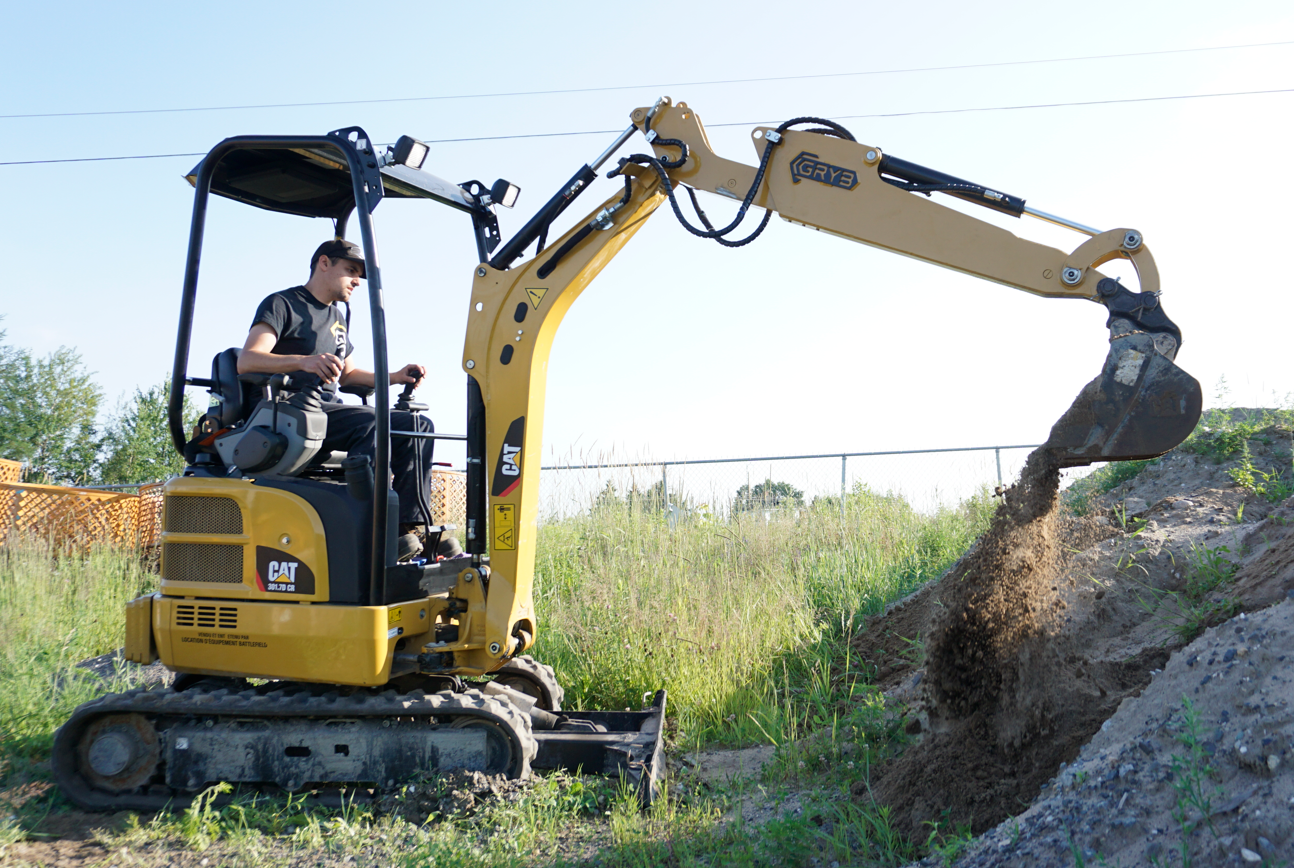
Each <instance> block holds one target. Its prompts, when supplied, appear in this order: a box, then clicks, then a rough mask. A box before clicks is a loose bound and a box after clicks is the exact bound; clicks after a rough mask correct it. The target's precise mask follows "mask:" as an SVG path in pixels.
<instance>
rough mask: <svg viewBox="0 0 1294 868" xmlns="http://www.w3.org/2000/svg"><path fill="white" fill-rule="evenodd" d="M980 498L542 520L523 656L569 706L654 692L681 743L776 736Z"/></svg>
mask: <svg viewBox="0 0 1294 868" xmlns="http://www.w3.org/2000/svg"><path fill="white" fill-rule="evenodd" d="M993 506H994V504H993V501H992V500H991V499H990V498H988V497H987V496H980V497H978V498H975V499H973V500H971V501H969V502H968V503H966V504H964V505H963V506H962V507H960V508H958V509H947V510H943V511H940V512H939V513H937V514H935V515H933V516H929V515H922V514H919V513H917V512H915V511H914V510H913V509H912V508H911V507H910V506H909V505H908V504H907V503H906V501H904V500H902V499H901V498H898V497H893V496H885V495H878V494H875V493H873V492H870V491H868V490H867V489H865V488H858V489H856V490H855V491H854V492H853V493H852V494H851V495H849V496H848V498H847V499H846V513H845V518H844V520H843V522H842V520H841V515H840V510H839V501H836V503H835V504H834V505H831V506H828V507H825V508H823V507H819V508H804V509H801V510H799V517H798V518H797V517H796V516H795V511H779V512H775V513H774V514H773V515H772V517H771V518H770V519H768V520H765V518H764V516H763V514H762V513H759V514H755V515H751V514H741V515H738V516H736V517H735V518H734V519H733V520H732V521H729V522H719V521H697V522H694V523H689V524H683V525H679V526H677V527H675V528H674V529H673V530H670V529H669V528H668V526H667V524H666V522H665V520H664V519H663V518H662V517H660V516H657V515H652V514H649V513H644V512H642V511H639V510H630V509H628V508H614V509H600V510H598V511H596V512H593V513H591V514H589V515H585V516H582V517H576V518H571V519H567V520H565V521H562V522H558V523H554V524H549V525H546V526H545V527H544V528H543V529H542V530H541V532H540V535H539V546H538V554H537V557H536V564H535V589H536V591H535V593H536V607H537V609H538V613H539V617H540V639H539V642H538V646H537V648H536V649H535V655H536V656H537V657H538V658H539V659H541V660H543V661H544V662H546V663H549V664H551V665H552V666H553V667H554V668H555V669H556V670H557V674H558V678H559V680H561V681H562V683H563V684H564V685H565V686H566V696H567V704H568V705H569V706H570V707H573V708H599V707H612V708H615V707H626V706H632V707H635V708H636V707H638V705H639V704H640V703H641V701H642V697H643V694H644V693H646V692H650V691H653V690H656V689H659V688H662V687H663V688H665V689H667V690H668V691H669V695H670V707H671V711H672V716H674V717H676V719H677V721H678V724H679V728H680V729H681V730H682V732H683V738H684V741H685V743H687V744H688V745H691V746H698V745H702V744H749V743H753V742H764V743H768V742H769V740H770V738H771V739H772V740H774V741H779V740H782V739H785V738H791V737H794V736H795V735H796V734H797V733H799V732H802V731H804V730H805V729H806V728H811V727H810V724H812V722H813V721H812V718H813V708H812V707H811V706H812V695H813V690H812V689H811V688H812V685H813V683H814V681H815V680H819V681H820V680H821V679H823V678H829V677H830V674H831V671H832V670H833V669H836V668H839V665H840V664H841V662H842V659H841V658H842V651H843V646H844V644H845V638H846V637H847V636H848V635H850V634H852V632H853V631H854V630H855V629H856V627H857V625H858V623H859V620H860V618H861V617H862V616H864V615H867V614H872V613H876V612H879V611H880V610H881V609H882V608H883V607H884V606H885V605H886V604H887V603H889V602H891V601H893V600H895V599H898V598H899V597H902V596H904V595H905V594H907V593H910V592H911V591H913V590H915V589H917V588H918V587H920V586H921V585H922V584H924V583H925V582H926V581H928V580H930V579H932V578H935V577H937V576H938V575H940V574H941V573H942V572H943V571H944V570H946V569H947V568H948V567H949V566H951V565H952V563H953V561H955V560H956V558H957V557H958V556H960V555H961V554H962V552H964V551H965V550H966V549H967V547H968V546H969V545H970V543H971V542H972V541H973V540H974V539H975V537H976V536H978V535H979V533H980V532H982V530H983V529H984V528H985V527H987V522H988V519H989V517H990V516H991V513H992V509H993Z"/></svg>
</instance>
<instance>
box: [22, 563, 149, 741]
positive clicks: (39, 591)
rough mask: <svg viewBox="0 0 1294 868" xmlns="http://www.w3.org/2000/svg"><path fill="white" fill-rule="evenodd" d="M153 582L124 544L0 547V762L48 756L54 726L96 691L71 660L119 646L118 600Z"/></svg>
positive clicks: (121, 623)
mask: <svg viewBox="0 0 1294 868" xmlns="http://www.w3.org/2000/svg"><path fill="white" fill-rule="evenodd" d="M156 587H157V577H156V574H155V573H154V572H153V571H152V570H151V569H149V568H148V566H147V565H146V564H145V563H144V562H143V561H142V560H141V559H140V558H139V557H137V556H136V555H135V553H134V552H133V551H132V550H117V549H112V548H95V549H92V550H91V551H90V552H89V553H88V554H81V555H64V556H61V557H56V556H55V555H54V553H53V552H52V551H51V549H50V547H49V546H48V545H46V544H45V543H43V542H42V541H40V540H20V541H12V542H11V543H10V544H9V545H6V546H5V547H3V548H0V637H3V641H2V642H0V745H2V746H0V765H5V764H11V763H22V762H29V761H32V760H38V759H43V758H44V757H45V756H46V755H47V754H48V751H49V745H50V740H51V738H52V737H53V733H54V730H55V729H56V728H57V727H58V726H59V725H60V724H61V723H62V722H63V721H64V720H65V719H66V718H67V716H68V715H69V714H70V713H71V711H72V709H73V708H75V707H76V706H77V705H79V704H80V703H82V702H85V701H86V700H88V699H90V698H92V697H93V696H95V695H96V694H97V693H99V692H102V689H103V684H102V682H101V681H99V680H98V679H95V678H94V677H93V676H91V675H89V673H86V672H84V671H83V670H80V669H76V668H75V664H76V663H77V662H78V661H81V660H84V659H86V658H88V657H96V656H98V655H100V654H106V653H107V652H109V651H113V650H115V649H117V648H119V647H121V645H122V642H123V640H124V636H125V629H126V628H125V609H124V607H125V604H126V602H127V601H128V600H131V599H133V598H135V597H137V596H139V595H140V594H145V593H148V592H150V591H152V590H155V589H156Z"/></svg>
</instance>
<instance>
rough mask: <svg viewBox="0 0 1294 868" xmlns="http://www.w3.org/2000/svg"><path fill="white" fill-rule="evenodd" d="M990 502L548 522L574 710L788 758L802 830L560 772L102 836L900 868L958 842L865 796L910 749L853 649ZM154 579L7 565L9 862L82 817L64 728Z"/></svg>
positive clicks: (245, 807)
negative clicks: (390, 804)
mask: <svg viewBox="0 0 1294 868" xmlns="http://www.w3.org/2000/svg"><path fill="white" fill-rule="evenodd" d="M994 505H995V504H994V501H993V500H992V499H991V498H989V497H988V496H987V494H982V495H981V496H979V497H976V498H974V499H972V500H971V501H968V502H967V503H965V504H963V505H962V506H960V507H958V508H956V509H945V510H942V511H940V512H938V513H936V514H934V515H924V514H920V513H917V512H916V511H914V510H913V509H912V508H911V507H910V506H909V505H908V504H907V503H906V502H905V501H904V500H902V499H901V498H899V497H895V496H888V495H881V494H877V493H875V492H871V491H869V490H867V489H865V488H861V487H860V488H857V489H855V491H854V492H852V493H851V494H850V495H849V496H848V497H847V498H846V502H845V516H844V519H843V520H842V517H841V513H840V502H839V500H836V501H835V502H834V503H830V504H820V505H819V506H818V507H800V508H799V509H798V515H797V512H796V510H795V509H786V510H776V511H774V512H772V514H771V515H770V516H769V517H768V518H767V519H766V518H765V516H764V515H763V513H758V514H755V515H750V514H745V515H739V516H737V517H734V518H733V519H732V520H718V519H712V518H711V519H698V520H694V521H684V522H682V523H680V524H678V525H677V526H676V527H674V528H673V529H670V528H669V527H668V525H667V524H666V522H665V521H664V519H663V518H662V517H660V516H658V515H655V514H652V513H650V512H644V511H643V510H642V509H630V508H628V507H624V508H620V507H616V506H611V507H609V508H608V507H607V505H606V504H605V503H604V504H603V505H602V506H601V507H599V508H597V509H591V510H590V511H589V512H588V513H586V514H584V515H582V516H578V517H575V518H570V519H566V520H563V521H560V522H553V523H550V524H547V525H545V526H543V527H542V528H541V531H540V534H539V552H538V558H537V565H536V578H535V581H536V603H537V608H538V613H539V618H540V640H539V644H538V647H537V648H536V649H535V653H536V656H537V657H538V658H539V659H541V660H543V661H544V662H547V663H550V664H552V665H553V666H554V667H555V668H556V670H557V673H558V676H559V678H560V679H561V681H562V682H563V684H564V685H565V686H566V688H567V705H568V706H569V707H573V708H578V707H584V708H621V707H626V706H629V707H637V706H638V705H639V704H640V703H641V701H642V697H643V694H644V693H647V692H650V691H653V690H656V689H658V688H662V687H663V688H666V689H668V690H669V693H670V738H671V740H672V742H673V743H674V745H675V746H676V747H684V748H701V747H715V746H720V745H749V744H757V743H762V744H770V743H771V744H775V745H777V746H778V747H777V753H776V760H775V762H774V763H773V765H772V766H771V767H770V768H769V769H768V770H767V771H766V774H765V778H764V781H763V783H762V784H760V785H759V786H763V787H765V788H771V789H772V790H776V791H783V792H789V791H795V792H799V793H801V794H802V798H803V804H804V805H805V809H804V811H803V813H802V814H801V815H799V816H788V817H784V818H782V819H779V820H775V821H773V822H771V823H768V824H765V825H762V826H760V827H758V830H757V831H756V830H754V829H751V828H745V827H743V825H742V821H741V820H740V818H737V819H731V817H730V818H729V819H728V820H721V817H722V816H723V812H724V811H729V812H733V811H736V810H737V806H738V805H739V804H741V798H742V795H743V794H742V793H741V792H740V791H738V792H726V791H723V790H719V791H714V790H709V789H706V788H702V787H698V786H696V785H692V784H686V783H678V782H675V783H674V784H673V785H672V788H671V797H670V798H667V799H660V800H658V801H657V803H656V805H655V806H654V807H653V809H652V810H651V811H648V812H640V811H639V810H638V808H637V805H636V801H635V800H633V799H632V798H631V797H630V794H628V793H627V792H619V791H618V790H617V784H616V782H615V781H606V780H605V779H596V778H585V779H581V778H579V777H576V776H572V775H558V776H553V777H546V778H541V779H539V780H538V781H537V783H536V784H535V785H534V786H532V787H530V788H529V789H528V790H527V791H526V792H525V793H524V794H523V795H522V796H520V797H519V798H517V799H516V800H504V799H499V800H490V801H488V802H486V803H485V804H484V805H483V806H481V807H479V808H478V813H477V814H476V815H475V816H474V817H472V818H470V819H467V818H461V817H439V816H435V817H430V818H418V820H419V822H410V821H409V820H408V819H402V818H401V816H400V815H399V814H393V813H387V812H385V811H377V810H374V809H372V808H369V807H362V806H352V807H350V808H348V809H346V810H341V811H338V810H328V809H323V808H319V807H311V806H310V805H308V804H307V803H306V802H304V801H302V800H301V799H299V798H297V799H284V798H279V799H270V798H266V797H265V796H246V795H240V796H238V797H237V798H235V799H234V800H233V801H232V802H228V803H223V804H218V803H216V802H214V801H211V800H210V799H207V800H203V801H200V802H198V803H195V805H194V806H193V807H191V808H190V809H189V810H187V811H180V812H177V813H170V812H162V813H160V814H157V815H153V816H141V817H137V818H136V819H135V820H134V821H133V822H132V823H131V824H129V825H128V826H127V827H126V828H124V829H118V830H116V831H113V832H103V833H101V837H102V839H103V840H104V841H105V843H106V844H108V845H111V846H112V847H114V848H119V847H121V846H129V847H131V848H145V849H149V848H151V850H153V851H157V852H166V851H167V850H168V848H170V849H171V850H187V851H205V850H211V851H212V853H215V854H218V858H213V864H217V863H218V864H226V863H228V864H239V865H248V866H256V865H275V864H283V862H284V861H286V860H289V859H290V858H295V856H294V855H293V854H296V855H300V854H302V853H319V854H337V853H346V854H350V855H354V856H355V857H356V861H357V862H378V861H380V862H381V863H382V864H396V865H410V866H413V865H424V864H437V865H441V864H444V865H465V866H475V865H481V866H484V865H524V864H536V863H545V864H560V863H564V862H570V863H574V862H580V861H583V860H585V859H589V858H596V859H597V860H598V861H600V862H601V863H603V864H606V865H614V866H621V865H623V866H636V865H683V864H694V863H707V864H715V865H802V864H807V863H808V862H809V861H810V860H811V859H820V860H824V861H823V864H826V863H829V862H831V861H839V862H841V863H842V864H852V863H857V862H859V861H860V860H864V859H865V860H867V861H868V862H869V863H871V864H902V863H903V862H904V861H905V860H907V859H909V858H911V857H913V856H914V855H919V854H920V852H921V851H922V849H923V847H931V846H936V845H938V846H946V844H945V843H944V842H943V841H942V839H941V838H940V839H932V842H933V843H931V842H922V846H916V845H914V844H913V843H912V842H906V841H902V840H900V839H899V838H898V836H897V835H896V834H894V833H893V831H892V830H891V829H890V827H889V822H888V817H887V815H886V814H885V812H884V811H883V810H882V809H879V808H877V807H875V806H872V805H870V804H868V803H867V802H866V800H864V801H862V802H860V801H858V800H856V799H854V798H852V797H851V795H850V787H851V786H855V787H856V786H857V785H858V784H859V782H864V783H865V782H866V781H867V779H868V775H869V773H870V769H871V767H872V766H873V765H874V764H875V763H876V762H878V761H879V760H881V759H883V758H884V757H885V756H888V755H889V754H890V753H892V752H893V751H894V749H895V748H896V746H898V745H900V744H901V743H902V740H903V738H904V736H903V732H902V723H903V721H902V719H901V718H899V717H897V716H896V715H895V714H894V713H893V712H887V711H886V709H885V708H884V704H883V702H882V701H881V698H880V695H879V692H878V691H877V690H876V689H875V688H874V687H872V686H870V684H869V683H868V678H869V676H870V674H871V673H870V672H869V671H867V670H866V669H865V668H863V667H861V666H860V665H859V664H858V662H857V661H856V660H854V659H852V658H851V657H850V654H849V651H848V649H849V643H848V640H849V639H850V638H851V637H852V636H853V635H854V634H855V633H856V631H857V629H858V625H859V623H860V621H861V618H862V617H864V616H865V615H867V614H871V613H875V612H879V611H880V610H881V609H882V608H883V607H884V606H885V605H886V604H887V603H889V602H891V601H892V600H894V599H896V598H898V597H901V596H903V595H905V594H907V593H909V592H911V591H913V590H915V589H917V588H918V587H920V586H921V585H922V584H924V583H925V582H927V581H928V580H930V579H932V578H935V577H937V576H938V575H940V574H941V573H942V572H943V571H944V570H946V569H947V568H948V567H949V566H950V565H951V564H952V563H953V561H954V560H955V559H956V558H957V557H958V556H960V555H961V554H962V553H963V552H964V551H965V550H966V548H967V547H968V546H969V545H970V544H971V542H972V541H973V540H974V539H975V537H976V536H977V535H978V534H979V533H980V532H981V531H982V530H983V529H984V528H985V527H987V523H988V520H989V518H990V516H991V514H992V511H993V509H994ZM155 587H156V575H155V574H154V573H153V572H152V571H151V570H150V569H149V567H148V565H146V564H145V563H143V562H142V561H141V560H140V559H139V557H138V556H137V555H136V553H135V552H133V551H129V550H118V551H114V550H110V549H98V550H94V551H92V552H90V553H89V554H86V555H82V556H64V557H56V556H55V555H54V554H53V553H52V552H51V550H50V549H49V548H48V547H47V546H44V545H42V544H40V543H39V542H37V541H31V540H28V541H18V542H15V543H13V544H11V545H9V546H7V547H5V548H3V549H0V637H3V639H4V643H3V650H0V859H3V857H4V853H5V850H6V849H7V847H8V846H9V845H11V844H13V843H14V842H16V841H19V840H22V839H24V838H32V837H33V836H35V839H36V840H40V838H41V834H42V830H43V828H45V816H46V815H47V814H49V813H50V812H54V813H55V814H57V813H60V812H64V811H66V810H68V809H69V806H68V805H67V803H66V802H64V801H63V800H62V798H61V797H60V796H59V795H57V793H56V792H55V791H54V790H52V789H50V788H49V787H48V780H49V767H48V754H49V749H50V743H51V739H52V735H53V732H54V730H55V729H56V728H57V726H58V725H59V724H61V723H62V721H63V720H65V719H66V718H67V716H68V715H69V713H70V712H71V710H72V709H73V708H74V707H76V706H77V705H78V704H80V703H81V702H84V701H86V700H88V699H90V698H92V697H93V696H95V695H97V694H98V693H101V692H103V691H104V690H105V689H111V690H120V689H125V688H128V687H130V686H133V685H132V684H131V683H130V680H129V678H128V677H120V678H118V679H117V681H116V682H115V683H113V684H110V685H105V684H103V683H102V682H100V681H98V680H96V679H94V678H93V677H91V676H89V675H88V674H86V673H83V672H82V671H81V670H78V669H76V668H75V665H74V664H75V663H76V662H77V661H80V660H83V659H85V658H88V657H93V656H97V655H99V654H103V653H106V652H109V651H112V650H114V649H116V648H118V647H120V646H121V644H122V641H123V638H124V614H123V606H124V604H125V602H126V601H128V600H129V599H131V598H133V597H135V596H137V595H139V594H141V593H147V592H149V591H151V590H153V589H154V588H155ZM33 788H34V789H33ZM33 793H35V795H32V794H33ZM211 795H214V793H213V794H211ZM738 813H739V812H738ZM423 820H429V822H425V823H424V822H421V821H423Z"/></svg>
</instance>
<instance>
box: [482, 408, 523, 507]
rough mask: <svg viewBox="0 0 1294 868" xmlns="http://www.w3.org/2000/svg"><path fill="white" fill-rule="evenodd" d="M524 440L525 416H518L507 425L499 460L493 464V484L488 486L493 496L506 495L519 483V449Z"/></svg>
mask: <svg viewBox="0 0 1294 868" xmlns="http://www.w3.org/2000/svg"><path fill="white" fill-rule="evenodd" d="M525 441H526V417H525V416H519V417H517V418H516V419H513V420H512V424H511V425H509V426H508V433H507V434H506V435H505V436H504V438H503V448H502V449H500V450H499V460H498V462H497V463H496V464H495V465H494V484H493V485H491V486H490V494H491V496H493V497H507V496H508V495H509V494H511V493H512V489H514V488H516V487H517V486H518V485H520V484H521V449H522V447H523V446H525Z"/></svg>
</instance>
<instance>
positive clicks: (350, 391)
mask: <svg viewBox="0 0 1294 868" xmlns="http://www.w3.org/2000/svg"><path fill="white" fill-rule="evenodd" d="M341 391H343V392H345V393H346V394H347V395H357V396H359V397H360V398H364V399H367V398H371V397H373V393H374V392H376V391H377V389H375V388H373V387H372V386H360V385H357V384H355V383H352V384H351V385H349V386H342V387H341Z"/></svg>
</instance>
